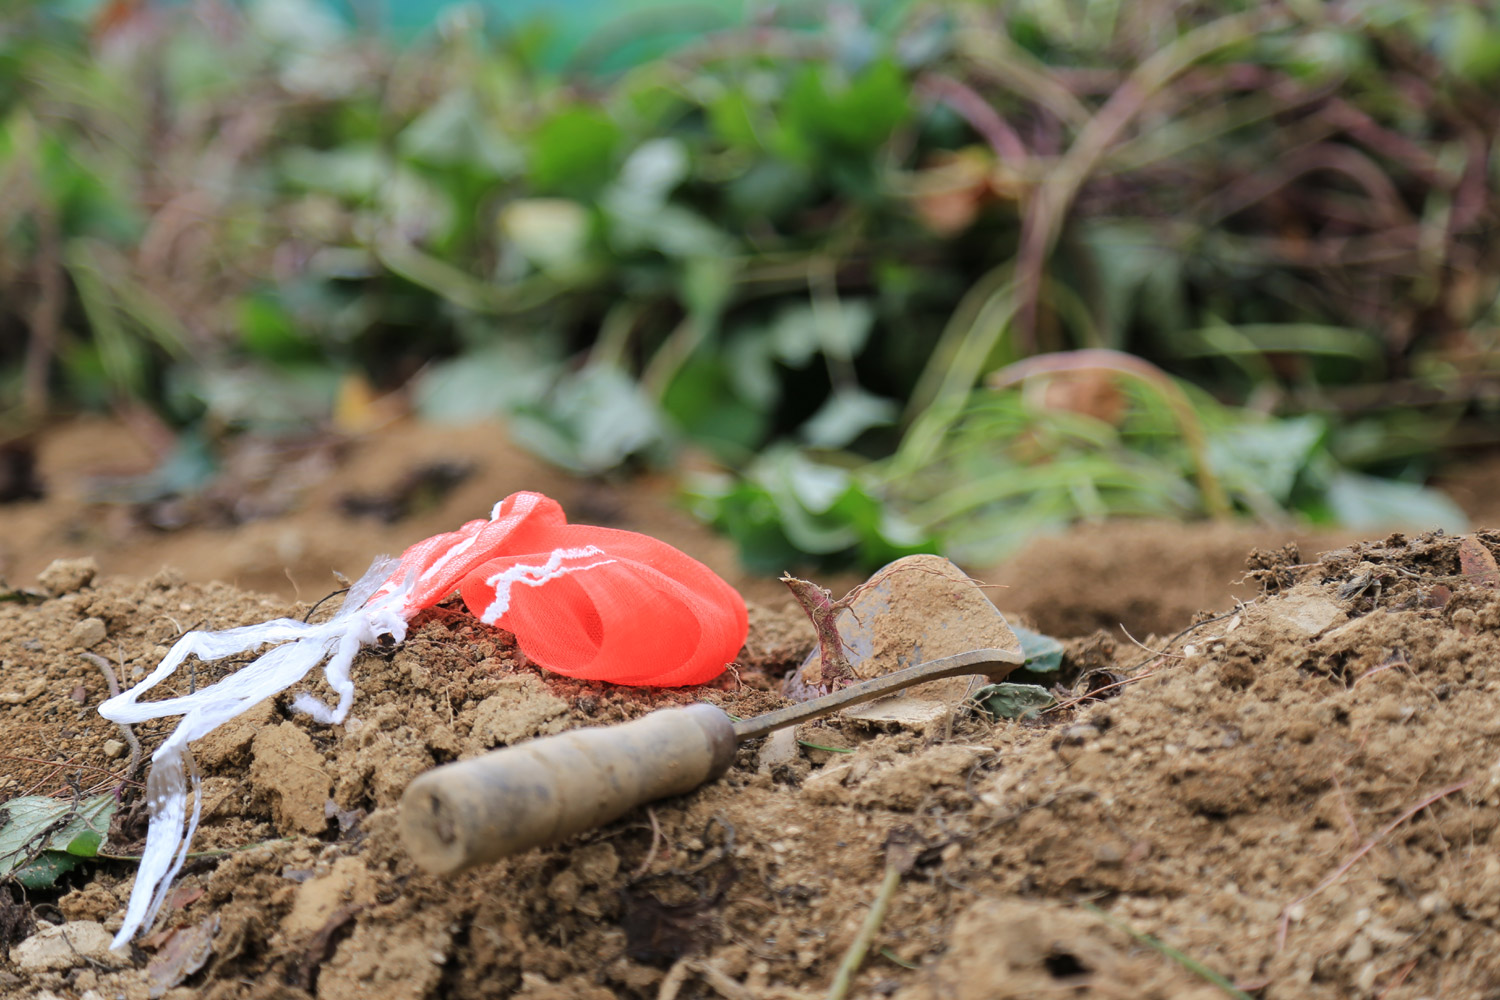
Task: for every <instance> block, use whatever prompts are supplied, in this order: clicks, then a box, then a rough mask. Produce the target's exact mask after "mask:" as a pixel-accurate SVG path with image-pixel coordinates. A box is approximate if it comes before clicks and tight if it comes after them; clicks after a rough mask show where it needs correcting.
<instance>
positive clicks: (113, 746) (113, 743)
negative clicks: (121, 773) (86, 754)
mask: <svg viewBox="0 0 1500 1000" xmlns="http://www.w3.org/2000/svg"><path fill="white" fill-rule="evenodd" d="M124 752H125V744H123V743H121V742H120V741H119V740H105V741H104V756H106V757H108V758H110V759H111V760H113V759H114V758H116V757H119V756H120V755H122V754H123V753H124Z"/></svg>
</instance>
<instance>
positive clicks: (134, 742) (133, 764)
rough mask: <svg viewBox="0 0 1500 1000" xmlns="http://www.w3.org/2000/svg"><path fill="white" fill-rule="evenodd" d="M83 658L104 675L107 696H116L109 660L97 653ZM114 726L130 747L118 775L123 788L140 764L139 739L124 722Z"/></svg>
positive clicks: (116, 689)
mask: <svg viewBox="0 0 1500 1000" xmlns="http://www.w3.org/2000/svg"><path fill="white" fill-rule="evenodd" d="M83 658H84V659H85V660H88V661H89V662H90V663H92V664H93V665H94V666H96V667H98V668H99V672H100V673H102V674H103V675H104V682H105V683H106V684H108V685H109V696H110V697H111V698H114V697H116V696H118V695H119V693H120V681H119V678H117V677H115V671H114V668H113V667H111V666H110V665H109V661H108V660H106V659H105V658H104V657H102V656H100V655H99V654H98V653H84V654H83ZM121 666H122V667H123V664H122V665H121ZM115 728H117V729H119V730H120V735H121V736H123V737H125V743H126V745H128V746H129V747H130V763H128V764H126V765H125V772H124V773H123V774H122V775H121V776H120V778H121V781H120V787H121V788H123V787H125V782H127V781H129V780H130V779H131V778H134V777H135V772H136V770H137V769H138V768H139V767H140V766H141V741H140V740H138V739H136V738H135V732H134V731H133V730H132V729H131V728H130V726H129V725H127V724H126V723H123V722H116V723H115ZM117 790H118V789H117Z"/></svg>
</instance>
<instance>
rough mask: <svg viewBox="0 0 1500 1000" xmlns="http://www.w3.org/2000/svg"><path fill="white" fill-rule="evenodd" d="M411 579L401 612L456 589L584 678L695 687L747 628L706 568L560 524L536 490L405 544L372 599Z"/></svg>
mask: <svg viewBox="0 0 1500 1000" xmlns="http://www.w3.org/2000/svg"><path fill="white" fill-rule="evenodd" d="M413 577H414V578H415V579H414V582H413V585H412V588H411V590H410V592H409V593H408V595H407V597H406V602H405V604H404V606H403V608H402V615H403V617H406V618H408V619H409V618H411V617H412V616H413V615H415V614H416V613H417V611H419V610H421V609H422V608H425V607H429V606H431V605H433V604H436V603H437V602H438V601H441V600H443V599H444V598H446V597H447V596H448V595H449V594H451V593H453V592H454V591H455V590H457V591H459V592H460V593H461V594H462V595H463V599H464V603H465V604H466V605H467V606H468V608H469V610H470V611H472V612H473V613H474V614H475V615H476V616H478V617H479V619H480V620H481V621H483V622H485V623H486V624H489V625H499V626H500V627H501V628H503V629H506V630H507V631H510V632H513V633H515V636H516V642H517V643H518V644H519V645H520V647H521V650H522V652H524V653H525V654H526V655H527V656H529V657H530V658H531V659H532V660H534V661H535V662H536V663H538V664H539V665H541V666H543V667H546V668H547V669H548V670H551V671H554V672H556V673H559V674H566V675H567V676H569V677H581V678H584V679H586V680H595V681H610V682H611V683H614V684H632V685H652V686H657V687H674V686H678V685H684V684H702V683H703V682H704V681H707V680H711V679H712V678H714V677H716V676H718V675H719V673H721V672H722V671H723V669H724V666H725V664H727V663H729V662H730V661H732V660H733V659H734V658H735V656H736V654H738V653H739V650H740V647H741V646H743V645H744V644H745V634H746V632H747V631H748V627H749V626H748V622H747V618H746V614H745V601H744V599H743V598H741V597H740V595H739V594H738V593H737V592H736V591H735V590H734V588H733V587H731V586H729V584H727V583H725V582H724V580H723V579H721V578H720V577H719V576H718V574H716V573H714V571H713V570H711V569H709V568H708V567H707V566H705V565H703V564H702V563H700V562H698V561H697V560H696V559H692V558H690V557H689V556H687V555H685V554H683V553H682V552H680V551H678V550H677V549H674V548H673V547H672V546H670V545H668V544H666V543H665V542H661V541H658V540H656V539H655V538H651V537H649V536H647V535H642V534H638V533H637V532H634V531H620V530H618V529H615V528H599V527H594V526H591V525H582V524H569V523H568V521H567V518H566V516H564V514H563V511H562V508H561V507H560V506H558V504H557V502H556V501H555V500H552V499H550V498H548V497H545V496H542V495H541V494H540V493H513V494H511V495H510V496H508V497H506V498H505V499H504V500H502V501H500V502H499V503H498V504H496V505H495V509H494V511H493V512H492V513H491V515H490V519H489V520H488V521H470V522H469V523H468V524H465V525H464V526H463V527H462V528H460V529H458V530H457V531H451V532H448V533H446V534H442V535H435V536H433V537H432V538H428V539H426V540H425V541H421V542H418V543H417V544H416V545H413V546H412V547H411V548H409V549H407V550H406V551H405V552H404V553H402V555H401V566H400V568H399V569H397V570H396V572H394V573H393V574H391V577H390V579H388V580H387V581H386V582H385V584H384V586H382V587H381V589H380V590H378V591H376V593H375V595H374V596H373V597H371V599H370V600H371V602H372V603H373V602H375V601H378V600H380V599H381V598H382V597H384V596H385V595H386V594H388V593H392V592H394V591H395V590H397V589H398V588H399V587H401V586H402V585H403V584H404V583H405V581H406V580H408V579H411V578H413Z"/></svg>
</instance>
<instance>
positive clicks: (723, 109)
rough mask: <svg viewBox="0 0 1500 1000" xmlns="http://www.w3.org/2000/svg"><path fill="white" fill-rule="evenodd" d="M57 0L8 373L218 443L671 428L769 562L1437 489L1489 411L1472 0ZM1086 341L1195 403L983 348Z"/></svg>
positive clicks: (25, 87)
mask: <svg viewBox="0 0 1500 1000" xmlns="http://www.w3.org/2000/svg"><path fill="white" fill-rule="evenodd" d="M67 10H68V8H66V7H58V6H55V5H47V4H42V3H37V2H32V3H22V4H19V5H12V6H11V7H10V8H9V9H8V10H7V12H6V13H4V14H0V385H3V388H4V390H5V398H6V399H7V400H15V401H16V406H15V408H14V410H13V412H12V414H11V416H12V417H18V415H20V414H25V415H28V416H27V418H28V419H31V420H35V419H38V418H39V417H40V415H42V414H44V413H46V412H48V411H49V409H50V408H56V407H59V406H64V407H76V406H84V407H106V406H113V407H117V408H118V407H132V408H137V409H139V408H141V407H146V408H149V409H150V410H151V411H152V412H154V413H155V414H157V415H158V416H159V417H160V418H161V419H162V420H163V421H164V422H166V423H167V424H168V425H170V426H173V427H177V428H191V429H192V431H193V434H192V435H191V436H190V437H189V438H188V439H189V440H192V441H194V442H201V441H203V440H204V439H205V436H206V437H207V439H210V440H211V439H213V438H214V437H216V436H218V435H222V434H224V433H228V432H232V431H236V430H241V429H250V430H254V431H257V432H277V431H285V430H295V429H305V428H307V427H309V426H313V425H316V424H318V423H319V422H321V421H325V420H326V419H327V418H328V415H329V414H330V413H331V412H333V409H334V406H335V403H336V401H337V400H338V399H339V398H340V395H341V393H342V394H345V395H347V394H348V391H349V386H350V385H351V383H354V382H357V383H358V384H361V385H364V384H368V385H369V386H372V387H374V388H375V389H376V390H378V391H388V390H398V389H399V390H401V391H403V392H405V393H407V394H408V395H409V398H410V400H411V401H412V404H413V405H414V407H415V408H416V410H417V411H418V412H419V413H421V414H423V415H425V416H428V417H430V418H434V419H448V420H456V419H466V418H472V417H476V416H484V415H504V416H506V417H507V418H508V419H509V420H510V422H511V424H512V426H513V427H514V429H515V433H516V434H517V436H518V437H519V438H520V439H521V440H522V441H523V442H524V443H526V444H527V445H528V446H529V447H532V448H534V449H536V450H537V451H539V452H541V453H542V454H544V455H546V456H548V457H549V458H551V459H552V460H554V461H556V462H558V463H560V464H562V465H564V466H565V467H568V468H571V469H574V470H576V471H578V472H581V473H587V474H598V473H604V472H607V471H609V470H612V469H616V468H619V467H622V466H628V465H629V464H631V463H635V462H640V461H668V460H670V459H671V457H672V456H674V455H676V454H679V453H680V451H681V449H682V448H683V447H692V448H695V449H697V450H699V451H701V452H703V453H705V454H706V455H708V456H710V457H711V458H712V459H713V460H715V461H716V462H717V463H718V464H719V466H720V467H721V468H722V469H723V470H724V471H723V472H722V473H721V474H719V475H717V476H711V477H705V478H704V479H703V480H702V481H699V482H697V483H696V484H695V485H694V486H693V503H694V505H695V508H696V509H698V510H699V511H700V512H701V513H702V515H703V516H705V517H706V518H709V519H710V520H713V521H715V522H716V523H718V524H720V525H721V526H722V527H723V528H724V530H726V531H728V532H730V533H731V534H732V535H734V536H735V537H736V538H737V539H739V540H740V542H741V544H742V546H743V547H744V549H745V552H746V554H747V558H748V559H749V560H750V561H752V562H755V563H758V564H763V565H765V566H767V567H775V568H780V566H781V565H783V564H784V563H785V562H786V560H788V559H790V558H793V557H796V556H797V555H798V554H802V555H811V556H816V557H820V558H824V557H826V558H846V557H851V556H852V557H855V558H858V559H859V560H861V561H864V562H880V561H882V560H885V559H887V558H889V557H891V556H893V555H896V554H899V553H901V552H905V551H910V550H912V549H914V548H923V547H932V546H934V545H940V546H943V547H946V548H947V549H949V550H951V551H955V552H963V553H965V554H969V555H972V556H975V557H977V556H980V555H984V556H990V555H995V554H1000V553H1002V552H1003V551H1004V550H1005V549H1006V548H1007V546H1009V545H1011V544H1014V542H1015V541H1016V540H1018V539H1019V538H1020V537H1023V536H1024V535H1025V534H1026V533H1029V532H1031V531H1033V530H1036V529H1037V528H1039V527H1044V526H1050V525H1056V524H1061V523H1065V522H1067V521H1068V520H1071V519H1074V518H1077V517H1080V516H1095V515H1104V514H1114V513H1157V514H1170V515H1176V516H1189V515H1198V514H1203V513H1225V512H1227V511H1229V510H1231V509H1234V510H1239V511H1242V512H1246V513H1250V514H1254V515H1256V516H1260V517H1283V516H1291V515H1300V516H1304V517H1309V518H1313V519H1318V520H1342V521H1344V522H1346V523H1351V522H1352V523H1361V524H1363V523H1372V524H1373V523H1374V522H1375V521H1377V520H1380V519H1381V518H1384V517H1388V516H1390V515H1391V513H1392V512H1394V514H1395V515H1396V516H1397V517H1398V518H1404V519H1406V520H1411V521H1416V522H1418V523H1424V522H1429V523H1430V522H1432V521H1433V520H1434V519H1439V518H1446V519H1448V520H1449V521H1450V522H1451V520H1452V517H1453V511H1452V510H1451V507H1442V506H1441V505H1440V504H1437V502H1436V501H1435V500H1434V499H1433V498H1432V497H1431V496H1430V495H1428V494H1425V493H1423V492H1421V491H1420V490H1419V489H1418V488H1417V487H1415V486H1409V485H1406V484H1407V483H1415V482H1420V481H1421V479H1422V478H1423V477H1424V476H1425V475H1426V473H1427V472H1428V471H1429V470H1430V463H1431V462H1432V460H1433V458H1434V457H1435V456H1436V455H1439V454H1440V453H1441V452H1442V450H1443V449H1444V448H1445V447H1449V446H1452V445H1455V444H1474V443H1480V442H1483V441H1487V440H1493V426H1494V424H1493V415H1494V409H1495V406H1496V399H1497V398H1500V395H1497V394H1496V393H1495V392H1494V387H1495V381H1494V373H1495V368H1496V360H1497V357H1500V355H1497V353H1496V347H1497V345H1496V339H1497V337H1496V330H1497V325H1500V323H1497V321H1500V313H1497V307H1496V295H1497V288H1500V261H1497V259H1496V253H1497V250H1496V247H1497V246H1500V244H1496V243H1495V241H1494V240H1493V239H1491V238H1490V237H1491V236H1492V234H1493V231H1494V227H1495V224H1496V220H1497V206H1500V201H1497V196H1496V189H1497V171H1496V169H1495V167H1494V165H1493V163H1492V155H1493V150H1494V149H1495V148H1496V141H1495V140H1496V137H1497V122H1496V120H1495V118H1494V115H1493V114H1492V113H1491V108H1492V100H1491V98H1490V97H1489V96H1488V95H1489V94H1492V93H1493V89H1494V87H1495V86H1496V85H1497V84H1500V18H1497V17H1496V15H1495V14H1494V12H1493V11H1489V10H1487V9H1484V8H1481V7H1477V6H1469V5H1451V6H1449V5H1445V6H1440V7H1434V6H1430V5H1427V4H1424V3H1419V2H1416V0H1382V2H1378V3H1353V2H1347V3H1337V2H1335V3H1326V4H1306V3H1289V4H1285V5H1280V4H1269V5H1259V4H1243V3H1238V2H1232V0H1203V2H1197V3H1189V4H1183V3H1179V2H1171V3H1169V2H1166V0H1147V2H1143V3H1134V4H1126V3H1123V2H1119V0H1105V2H1103V3H1099V2H1090V3H1087V4H1081V3H1074V2H1071V0H1015V2H1011V3H1007V4H1003V5H993V6H991V5H968V4H960V3H934V4H929V5H912V4H892V5H887V6H878V7H870V8H866V10H867V11H868V12H870V14H869V16H868V17H861V14H860V8H856V7H853V6H848V5H843V6H834V7H830V8H829V9H828V11H827V12H826V15H823V16H821V17H820V19H818V20H813V21H811V22H809V20H808V17H807V14H806V11H805V10H799V11H798V13H797V14H796V18H797V19H796V20H793V21H789V22H788V23H782V22H779V21H777V20H776V19H775V18H767V19H763V20H757V21H753V22H747V23H745V24H744V26H742V27H739V28H734V29H728V30H723V31H720V32H717V33H713V34H709V35H706V36H704V37H702V38H700V39H699V40H697V41H693V42H691V43H688V44H685V45H683V46H681V47H678V48H677V49H675V50H674V51H672V52H670V53H669V54H666V55H663V56H661V57H660V58H657V59H653V60H651V61H648V62H643V63H639V64H637V65H634V66H633V67H632V68H628V69H619V70H615V69H612V67H614V66H615V65H617V63H618V60H615V61H612V60H611V59H608V58H605V55H604V53H603V49H602V48H601V49H599V50H598V51H599V55H598V57H597V58H596V59H594V60H593V61H589V60H588V59H585V58H584V56H583V55H580V56H579V57H578V58H577V59H575V60H574V61H573V64H572V65H573V68H572V69H570V70H569V71H567V72H561V73H560V72H558V71H557V70H556V69H555V68H554V67H553V63H552V62H549V58H548V57H546V47H547V41H546V38H545V35H544V33H539V32H535V31H522V32H516V33H512V34H510V35H507V36H505V37H495V36H493V35H491V34H490V33H488V32H487V31H486V30H485V28H484V26H483V25H482V24H481V23H479V22H478V20H477V19H476V18H475V13H474V9H473V8H455V9H454V10H453V11H450V12H449V14H448V15H446V16H445V18H444V19H443V21H442V22H441V23H440V25H439V26H438V27H437V28H436V29H434V30H433V32H432V33H431V34H430V36H428V37H426V38H424V39H422V40H420V41H419V42H417V43H415V44H413V45H412V46H410V47H408V48H406V49H403V50H399V51H397V50H391V49H389V48H386V47H384V46H383V45H381V44H379V43H377V42H376V41H373V40H371V39H370V38H367V37H364V36H360V35H356V34H351V33H350V32H349V30H348V29H347V27H346V26H345V25H343V24H342V23H341V22H339V21H338V20H336V19H334V18H332V17H331V16H329V14H328V13H327V12H326V11H325V10H324V9H323V8H321V7H318V6H316V5H315V4H312V3H308V2H303V0H251V2H248V3H246V4H245V5H244V6H243V7H233V6H227V5H224V4H219V3H211V2H207V0H204V2H201V3H191V4H187V5H185V6H182V7H179V8H175V9H174V10H173V11H172V13H171V15H170V16H167V15H166V14H165V13H163V12H162V11H161V10H159V9H155V8H153V7H151V6H150V5H149V4H146V3H141V2H126V0H119V2H116V3H112V4H109V5H107V6H106V7H104V8H101V9H99V10H96V11H94V12H93V13H92V14H91V15H90V16H89V17H87V18H84V17H81V16H78V15H73V14H69V13H67ZM628 42H629V39H625V38H619V37H618V36H615V37H614V38H613V40H611V41H610V42H609V44H608V45H604V43H602V42H601V43H600V44H601V45H602V46H603V47H604V48H609V47H610V46H614V47H616V48H618V47H619V46H624V45H627V43H628ZM580 51H581V52H582V53H589V52H591V51H594V50H591V49H590V48H589V46H588V45H587V44H586V45H584V46H583V47H582V49H581V50H580ZM601 67H603V68H611V69H610V71H609V72H607V73H606V72H602V71H601ZM1080 348H1089V349H1101V348H1103V349H1110V350H1115V351H1124V352H1130V353H1132V354H1135V355H1138V356H1141V357H1143V358H1145V359H1148V360H1149V361H1150V362H1153V363H1154V364H1155V365H1157V366H1158V367H1159V368H1161V369H1165V370H1167V371H1170V372H1172V373H1174V374H1175V375H1176V376H1179V377H1181V378H1184V379H1188V380H1190V381H1191V382H1192V383H1194V384H1196V385H1199V386H1202V387H1204V390H1205V391H1199V390H1190V391H1188V393H1187V398H1188V399H1189V400H1190V403H1189V405H1190V406H1191V408H1192V410H1193V411H1194V412H1195V413H1196V417H1195V421H1196V423H1197V424H1199V425H1201V428H1202V430H1203V432H1204V434H1205V435H1206V444H1201V445H1200V446H1194V445H1192V443H1191V442H1189V441H1188V440H1187V439H1186V438H1184V436H1183V433H1184V423H1183V420H1182V418H1181V414H1180V413H1178V412H1175V411H1174V410H1173V406H1172V404H1171V403H1170V402H1168V401H1167V395H1170V390H1168V389H1165V388H1164V387H1165V386H1169V385H1171V384H1174V383H1172V382H1171V381H1170V379H1166V377H1165V376H1163V380H1158V381H1157V382H1156V383H1154V385H1152V384H1144V385H1143V384H1131V385H1125V384H1123V383H1122V384H1121V385H1118V386H1115V385H1113V383H1112V382H1111V385H1110V388H1109V389H1108V392H1107V395H1109V397H1110V399H1111V400H1112V402H1111V403H1110V409H1109V410H1108V411H1100V410H1098V408H1097V407H1092V408H1091V406H1090V405H1087V404H1085V405H1080V404H1078V403H1077V401H1076V400H1073V401H1070V400H1069V399H1068V398H1067V394H1066V393H1063V394H1061V395H1059V394H1058V393H1055V392H1054V393H1048V392H1046V391H1042V390H1040V389H1035V388H1031V385H1032V383H1031V381H1027V382H1025V383H1021V384H1014V385H1006V386H1004V387H998V388H981V387H980V386H981V382H982V381H983V379H984V377H985V376H986V375H988V374H991V373H994V372H996V371H999V370H1001V369H1003V368H1005V367H1006V366H1007V365H1010V364H1012V363H1014V362H1017V361H1019V360H1021V359H1023V358H1027V357H1033V356H1038V355H1047V354H1051V353H1055V352H1060V351H1067V350H1074V349H1080ZM1054 374H1055V373H1054ZM1051 378H1053V375H1049V374H1046V373H1043V374H1041V375H1038V376H1037V379H1038V380H1041V381H1045V380H1047V379H1051ZM1038 384H1040V382H1038ZM1177 391H1178V392H1179V393H1180V392H1182V391H1183V390H1181V389H1179V390H1177ZM1205 447H1206V448H1207V452H1206V457H1205V453H1203V449H1204V448H1205ZM1352 469H1360V470H1363V471H1365V472H1372V473H1378V474H1380V475H1382V476H1386V477H1393V478H1392V479H1391V480H1390V482H1391V483H1392V484H1393V485H1388V486H1385V487H1382V490H1383V492H1381V493H1380V494H1379V500H1380V506H1381V510H1380V511H1378V512H1377V511H1375V510H1374V509H1373V504H1372V501H1373V500H1374V499H1375V498H1376V492H1375V487H1373V486H1371V485H1370V482H1368V481H1365V480H1357V481H1356V480H1353V479H1351V478H1350V477H1352V476H1354V475H1356V473H1355V472H1353V471H1351V470H1352ZM1205 473H1206V476H1205ZM1351 484H1355V485H1351ZM1206 487H1207V488H1208V489H1209V492H1208V493H1207V494H1205V492H1204V490H1205V488H1206ZM1215 489H1217V490H1218V491H1219V492H1222V494H1223V496H1222V497H1221V496H1219V495H1217V494H1216V493H1215V492H1214V490H1215ZM1362 502H1363V503H1364V506H1363V507H1360V504H1361V503H1362Z"/></svg>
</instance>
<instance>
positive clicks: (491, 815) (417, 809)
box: [401, 704, 736, 874]
mask: <svg viewBox="0 0 1500 1000" xmlns="http://www.w3.org/2000/svg"><path fill="white" fill-rule="evenodd" d="M735 744H736V741H735V735H734V724H733V723H732V722H731V721H730V719H729V716H727V715H725V714H724V712H722V711H721V710H719V709H717V708H715V707H714V706H712V705H705V704H697V705H689V706H687V707H685V708H667V709H661V710H659V711H656V712H652V713H651V714H650V715H647V716H645V717H644V718H640V719H636V720H635V721H634V722H628V723H625V724H624V725H618V726H604V727H596V728H590V729H575V730H572V731H571V732H566V733H559V734H558V735H556V736H547V737H543V738H542V739H537V740H531V741H529V742H527V743H521V744H518V745H516V746H512V747H506V748H504V749H502V750H496V751H494V752H493V753H488V754H485V755H484V756H482V757H474V758H471V759H470V760H464V761H458V762H457V763H453V764H445V765H443V766H442V767H438V768H434V769H433V770H431V771H428V772H427V773H425V774H423V775H420V776H419V777H417V778H416V779H415V780H414V781H412V783H411V784H410V785H409V786H407V789H406V793H405V794H404V795H403V796H402V797H401V836H402V839H403V840H404V841H405V842H406V848H407V850H408V851H410V853H411V855H412V857H413V858H414V859H415V860H416V862H417V863H418V864H420V865H421V866H422V867H423V868H425V869H427V870H428V871H430V872H434V873H437V874H445V873H448V872H456V871H461V870H463V869H465V868H469V867H472V866H474V865H479V864H484V863H486V862H489V861H497V860H499V859H500V858H503V857H508V856H510V855H512V854H519V853H520V852H522V851H525V850H528V849H530V848H532V847H540V846H543V845H547V844H555V843H558V842H559V841H562V840H565V839H566V838H568V837H570V836H572V835H573V834H575V833H581V832H583V831H584V830H589V829H592V828H594V827H596V826H599V825H601V824H603V823H608V822H609V821H610V820H613V819H617V818H619V817H620V816H623V815H624V814H625V813H627V812H629V811H630V810H631V809H633V808H635V807H636V806H638V805H642V804H644V803H646V802H651V801H654V800H656V799H660V798H664V797H666V796H668V795H680V794H682V793H684V792H689V791H692V790H693V789H694V788H697V787H698V786H699V785H701V784H703V783H704V782H706V781H711V780H713V779H714V778H717V777H718V776H720V775H721V774H723V773H724V772H725V771H727V770H729V765H730V764H731V763H733V761H734V750H735Z"/></svg>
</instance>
